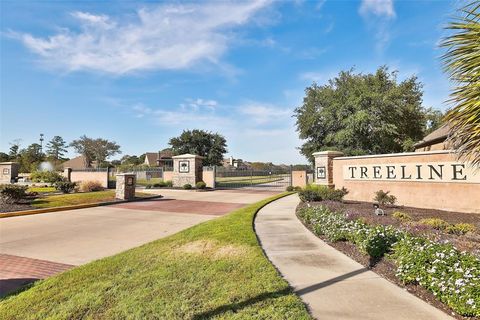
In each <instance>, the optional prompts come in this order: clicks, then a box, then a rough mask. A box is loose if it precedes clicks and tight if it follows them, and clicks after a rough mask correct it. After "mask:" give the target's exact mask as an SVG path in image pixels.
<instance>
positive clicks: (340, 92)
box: [294, 67, 431, 161]
mask: <svg viewBox="0 0 480 320" xmlns="http://www.w3.org/2000/svg"><path fill="white" fill-rule="evenodd" d="M421 89H422V85H421V83H420V82H419V81H418V79H417V78H416V77H415V76H412V77H410V78H408V79H405V80H404V81H402V82H398V81H397V72H396V71H393V72H390V71H389V70H388V68H387V67H380V68H379V69H378V70H377V71H376V72H375V73H374V74H362V73H354V71H353V70H350V71H342V72H340V73H339V74H338V76H336V77H335V78H333V79H331V80H329V82H328V83H327V84H325V85H318V84H316V83H313V84H312V85H311V86H310V87H308V88H306V89H305V97H304V99H303V104H302V105H301V106H300V107H298V108H296V109H295V111H294V116H295V117H296V125H297V131H298V132H299V136H300V138H301V139H304V140H305V143H304V144H303V145H302V146H301V148H300V152H301V153H302V154H303V155H305V156H306V157H307V158H308V159H309V160H310V161H312V160H313V157H312V153H313V152H315V151H322V150H337V151H342V152H344V153H345V154H346V155H364V154H379V153H392V152H402V151H407V150H411V148H412V146H413V144H414V142H416V141H419V140H421V139H422V138H423V136H424V134H425V130H426V128H427V126H428V119H427V114H428V113H430V112H431V111H428V110H427V109H425V108H423V107H422V105H421V103H422V90H421Z"/></svg>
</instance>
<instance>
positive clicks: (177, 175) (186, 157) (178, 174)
mask: <svg viewBox="0 0 480 320" xmlns="http://www.w3.org/2000/svg"><path fill="white" fill-rule="evenodd" d="M172 158H173V175H172V182H173V186H174V187H183V186H184V185H185V184H190V185H191V186H195V184H196V183H197V182H199V181H202V168H203V164H202V159H203V157H201V156H197V155H194V154H182V155H179V156H174V157H172Z"/></svg>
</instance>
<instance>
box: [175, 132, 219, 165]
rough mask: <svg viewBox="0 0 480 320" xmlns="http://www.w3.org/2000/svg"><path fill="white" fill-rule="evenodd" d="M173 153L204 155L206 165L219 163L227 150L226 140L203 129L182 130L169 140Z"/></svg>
mask: <svg viewBox="0 0 480 320" xmlns="http://www.w3.org/2000/svg"><path fill="white" fill-rule="evenodd" d="M169 144H170V146H171V147H172V151H173V153H174V154H177V155H178V154H184V153H191V154H197V155H199V156H202V157H205V159H204V160H203V164H204V165H206V166H212V165H221V164H222V160H223V155H224V154H225V153H226V152H227V140H225V138H224V137H223V136H222V135H220V134H218V133H212V132H209V131H204V130H184V131H183V132H182V134H181V135H180V136H179V137H175V138H171V139H170V142H169Z"/></svg>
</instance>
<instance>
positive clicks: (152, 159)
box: [145, 152, 158, 165]
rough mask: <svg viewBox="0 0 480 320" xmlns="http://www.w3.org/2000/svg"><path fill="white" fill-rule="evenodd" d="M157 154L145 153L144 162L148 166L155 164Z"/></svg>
mask: <svg viewBox="0 0 480 320" xmlns="http://www.w3.org/2000/svg"><path fill="white" fill-rule="evenodd" d="M157 160H158V152H146V153H145V162H146V163H147V164H149V165H155V164H157Z"/></svg>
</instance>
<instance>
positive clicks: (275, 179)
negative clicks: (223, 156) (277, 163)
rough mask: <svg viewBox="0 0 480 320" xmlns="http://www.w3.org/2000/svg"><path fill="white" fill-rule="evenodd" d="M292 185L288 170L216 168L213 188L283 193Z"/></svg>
mask: <svg viewBox="0 0 480 320" xmlns="http://www.w3.org/2000/svg"><path fill="white" fill-rule="evenodd" d="M291 185H292V174H291V170H290V169H285V170H262V171H255V170H226V169H223V167H217V168H216V173H215V186H216V188H218V189H255V190H274V191H284V190H285V189H286V188H287V187H288V186H291Z"/></svg>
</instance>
